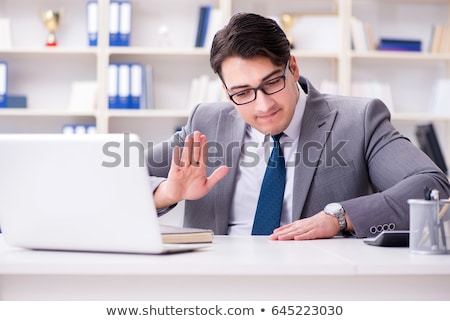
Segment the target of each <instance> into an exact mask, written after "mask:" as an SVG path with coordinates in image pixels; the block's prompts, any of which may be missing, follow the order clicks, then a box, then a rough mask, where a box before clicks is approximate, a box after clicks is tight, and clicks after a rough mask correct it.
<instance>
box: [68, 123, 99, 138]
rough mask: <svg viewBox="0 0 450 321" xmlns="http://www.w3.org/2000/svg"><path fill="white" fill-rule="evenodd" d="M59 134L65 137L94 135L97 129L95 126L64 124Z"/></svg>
mask: <svg viewBox="0 0 450 321" xmlns="http://www.w3.org/2000/svg"><path fill="white" fill-rule="evenodd" d="M61 132H62V133H63V134H66V135H75V134H76V135H85V134H96V133H97V127H96V126H95V124H65V125H63V127H62V130H61Z"/></svg>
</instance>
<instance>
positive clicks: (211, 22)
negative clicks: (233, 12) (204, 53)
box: [195, 5, 223, 48]
mask: <svg viewBox="0 0 450 321" xmlns="http://www.w3.org/2000/svg"><path fill="white" fill-rule="evenodd" d="M222 26H223V15H222V10H220V9H219V8H214V7H213V6H209V5H206V6H200V8H199V15H198V23H197V33H196V37H195V47H197V48H210V47H211V44H212V40H213V38H214V35H215V34H216V32H217V31H218V30H219V29H220V28H222Z"/></svg>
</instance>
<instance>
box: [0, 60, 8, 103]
mask: <svg viewBox="0 0 450 321" xmlns="http://www.w3.org/2000/svg"><path fill="white" fill-rule="evenodd" d="M7 95H8V63H7V62H6V61H0V108H3V107H6V97H7Z"/></svg>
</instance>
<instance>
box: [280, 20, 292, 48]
mask: <svg viewBox="0 0 450 321" xmlns="http://www.w3.org/2000/svg"><path fill="white" fill-rule="evenodd" d="M280 20H281V26H282V28H283V30H284V32H285V33H286V38H287V39H288V40H289V44H290V45H291V49H293V48H294V39H293V37H292V28H293V27H294V23H295V15H294V14H290V13H285V14H282V15H281V19H280Z"/></svg>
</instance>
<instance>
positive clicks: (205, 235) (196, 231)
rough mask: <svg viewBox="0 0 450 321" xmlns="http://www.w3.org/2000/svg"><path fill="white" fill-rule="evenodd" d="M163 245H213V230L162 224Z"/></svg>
mask: <svg viewBox="0 0 450 321" xmlns="http://www.w3.org/2000/svg"><path fill="white" fill-rule="evenodd" d="M160 230H161V236H162V240H163V243H211V242H212V241H213V236H214V233H213V231H211V230H207V229H200V228H191V227H178V226H172V225H165V224H160Z"/></svg>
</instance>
